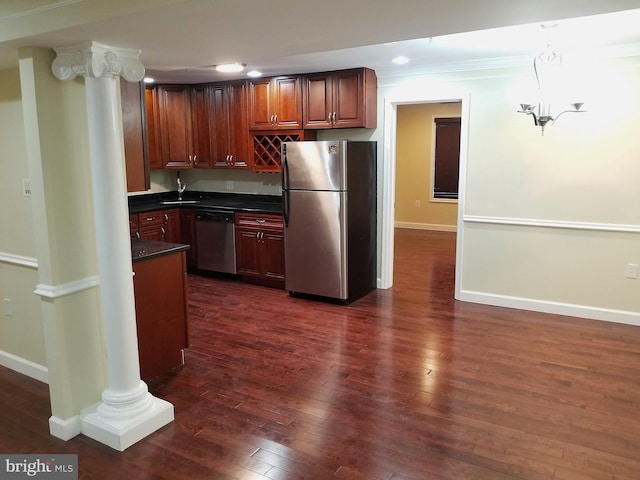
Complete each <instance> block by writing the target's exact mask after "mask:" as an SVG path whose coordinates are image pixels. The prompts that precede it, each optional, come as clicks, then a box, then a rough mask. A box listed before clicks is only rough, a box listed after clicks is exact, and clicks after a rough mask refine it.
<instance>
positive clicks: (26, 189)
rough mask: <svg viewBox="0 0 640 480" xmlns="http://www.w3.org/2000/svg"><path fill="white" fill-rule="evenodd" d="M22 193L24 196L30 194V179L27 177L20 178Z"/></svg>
mask: <svg viewBox="0 0 640 480" xmlns="http://www.w3.org/2000/svg"><path fill="white" fill-rule="evenodd" d="M22 195H24V196H25V197H30V196H31V179H29V178H23V179H22Z"/></svg>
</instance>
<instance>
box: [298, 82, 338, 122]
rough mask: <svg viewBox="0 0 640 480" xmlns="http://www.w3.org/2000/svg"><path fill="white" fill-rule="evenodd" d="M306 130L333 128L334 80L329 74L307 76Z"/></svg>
mask: <svg viewBox="0 0 640 480" xmlns="http://www.w3.org/2000/svg"><path fill="white" fill-rule="evenodd" d="M302 96H303V109H302V112H303V113H302V116H303V118H304V128H331V126H332V121H333V78H332V77H331V75H330V74H328V73H322V74H317V75H307V76H306V77H305V78H304V85H303V91H302Z"/></svg>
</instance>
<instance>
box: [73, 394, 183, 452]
mask: <svg viewBox="0 0 640 480" xmlns="http://www.w3.org/2000/svg"><path fill="white" fill-rule="evenodd" d="M147 395H148V396H149V398H148V399H147V403H148V406H149V408H148V409H147V410H146V411H145V412H144V413H141V414H139V415H137V416H135V417H133V418H125V419H117V418H106V417H104V416H103V415H101V414H100V412H99V407H100V405H102V404H101V403H97V404H95V405H93V406H92V407H89V408H88V409H86V410H84V411H83V412H82V420H81V426H80V433H83V434H84V435H86V436H87V437H89V438H93V439H94V440H96V441H98V442H100V443H104V444H105V445H108V446H109V447H111V448H113V449H115V450H119V451H123V450H125V449H126V448H128V447H130V446H131V445H133V444H134V443H136V442H138V441H139V440H142V439H143V438H144V437H146V436H147V435H150V434H151V433H153V432H155V431H156V430H158V429H160V428H161V427H164V426H165V425H167V424H168V423H171V422H172V421H173V418H174V417H173V405H172V404H170V403H169V402H167V401H165V400H162V399H160V398H156V397H154V396H153V395H151V394H150V393H148V394H147Z"/></svg>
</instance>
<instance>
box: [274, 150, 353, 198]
mask: <svg viewBox="0 0 640 480" xmlns="http://www.w3.org/2000/svg"><path fill="white" fill-rule="evenodd" d="M346 149H347V142H346V141H344V140H338V141H322V142H288V143H286V144H285V145H284V146H283V168H282V172H283V176H284V178H283V184H282V188H283V189H285V190H287V189H292V190H346V188H347V185H346V170H345V169H346V162H345V158H346V153H347V152H346Z"/></svg>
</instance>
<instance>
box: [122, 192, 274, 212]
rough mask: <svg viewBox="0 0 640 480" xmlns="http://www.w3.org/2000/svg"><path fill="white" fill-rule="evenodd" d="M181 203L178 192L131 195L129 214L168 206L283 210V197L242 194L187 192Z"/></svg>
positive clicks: (258, 210) (242, 210) (162, 208)
mask: <svg viewBox="0 0 640 480" xmlns="http://www.w3.org/2000/svg"><path fill="white" fill-rule="evenodd" d="M182 198H183V201H182V202H178V193H177V192H165V193H152V194H142V195H132V196H130V197H129V213H141V212H149V211H151V210H166V209H169V208H207V209H222V210H230V211H241V212H256V213H270V214H280V213H282V197H281V196H279V195H278V196H277V195H250V194H243V193H214V192H185V193H184V195H183V197H182Z"/></svg>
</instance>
